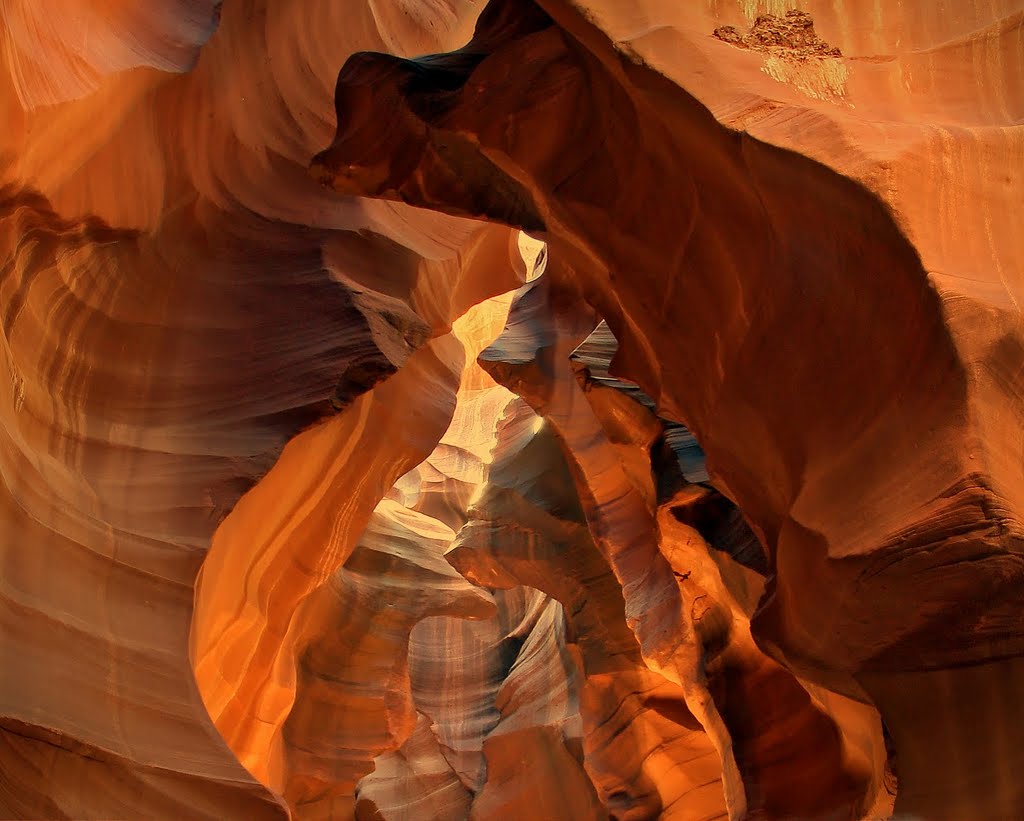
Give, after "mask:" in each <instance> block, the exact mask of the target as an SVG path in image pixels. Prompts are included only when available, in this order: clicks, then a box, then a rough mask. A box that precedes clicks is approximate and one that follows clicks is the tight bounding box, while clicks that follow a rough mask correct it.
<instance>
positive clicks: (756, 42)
mask: <svg viewBox="0 0 1024 821" xmlns="http://www.w3.org/2000/svg"><path fill="white" fill-rule="evenodd" d="M714 36H715V37H717V38H718V39H719V40H722V41H723V42H726V43H729V44H730V45H733V46H736V47H737V48H748V49H751V50H752V51H760V52H764V53H766V54H772V55H775V56H778V57H786V58H789V59H797V60H803V59H807V58H809V57H842V56H843V53H842V52H841V51H840V50H839V49H838V48H835V47H834V46H830V45H829V44H828V43H826V42H825V41H824V40H822V39H821V38H820V37H818V34H817V32H815V30H814V20H813V19H812V18H811V15H809V14H808V13H807V12H805V11H799V10H797V9H790V10H789V11H787V12H786V15H785V16H784V17H777V16H775V15H774V14H762V15H759V16H758V18H757V19H756V20H755V21H754V25H753V26H752V27H751V29H750V31H748V32H747V33H746V34H740V32H739V31H738V30H737V29H736V27H735V26H720V27H719V28H716V29H715V31H714Z"/></svg>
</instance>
